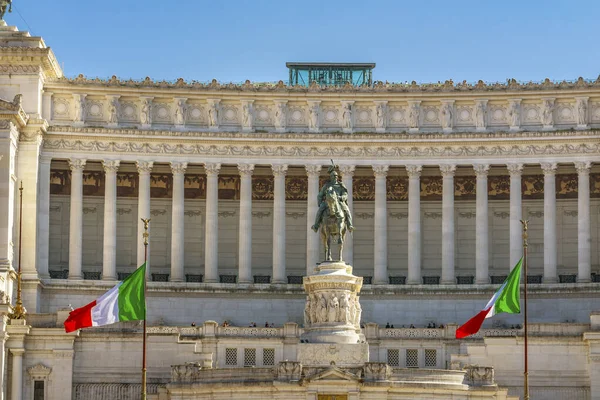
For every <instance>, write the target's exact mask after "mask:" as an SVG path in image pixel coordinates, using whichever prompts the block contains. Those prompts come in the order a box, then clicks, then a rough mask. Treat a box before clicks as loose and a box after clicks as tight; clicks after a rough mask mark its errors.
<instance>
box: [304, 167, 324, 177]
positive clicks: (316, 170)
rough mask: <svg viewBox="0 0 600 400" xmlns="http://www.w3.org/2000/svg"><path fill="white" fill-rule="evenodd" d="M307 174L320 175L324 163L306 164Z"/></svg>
mask: <svg viewBox="0 0 600 400" xmlns="http://www.w3.org/2000/svg"><path fill="white" fill-rule="evenodd" d="M304 168H305V169H306V174H307V175H308V176H311V177H318V176H319V174H320V173H321V169H322V168H323V166H322V165H305V166H304Z"/></svg>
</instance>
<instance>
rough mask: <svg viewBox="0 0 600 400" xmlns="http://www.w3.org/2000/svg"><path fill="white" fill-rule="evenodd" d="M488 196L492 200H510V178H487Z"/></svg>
mask: <svg viewBox="0 0 600 400" xmlns="http://www.w3.org/2000/svg"><path fill="white" fill-rule="evenodd" d="M488 195H489V198H490V199H493V200H508V199H510V177H509V176H508V175H501V176H489V177H488Z"/></svg>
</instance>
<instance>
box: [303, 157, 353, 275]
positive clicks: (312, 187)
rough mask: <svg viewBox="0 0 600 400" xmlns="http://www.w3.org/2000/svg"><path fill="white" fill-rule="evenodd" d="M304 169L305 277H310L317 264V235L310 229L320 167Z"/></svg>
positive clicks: (315, 212) (313, 217)
mask: <svg viewBox="0 0 600 400" xmlns="http://www.w3.org/2000/svg"><path fill="white" fill-rule="evenodd" d="M305 168H306V174H307V175H308V200H307V201H306V275H312V274H313V273H314V272H315V271H314V270H315V266H316V265H317V263H318V262H319V243H320V241H319V234H318V233H315V232H314V231H313V230H312V228H311V227H312V226H313V224H314V223H315V217H316V215H317V210H318V208H319V204H318V202H317V195H318V194H319V174H320V173H321V166H320V165H306V166H305ZM346 238H347V237H346ZM347 243H348V239H346V243H345V244H344V245H346V244H347ZM344 257H345V256H344Z"/></svg>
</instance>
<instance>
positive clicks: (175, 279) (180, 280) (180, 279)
mask: <svg viewBox="0 0 600 400" xmlns="http://www.w3.org/2000/svg"><path fill="white" fill-rule="evenodd" d="M169 282H174V283H175V282H180V283H181V282H184V280H183V278H174V279H169Z"/></svg>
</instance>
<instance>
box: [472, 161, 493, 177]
mask: <svg viewBox="0 0 600 400" xmlns="http://www.w3.org/2000/svg"><path fill="white" fill-rule="evenodd" d="M473 171H475V175H476V176H487V175H488V172H489V171H490V166H489V164H473Z"/></svg>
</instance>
